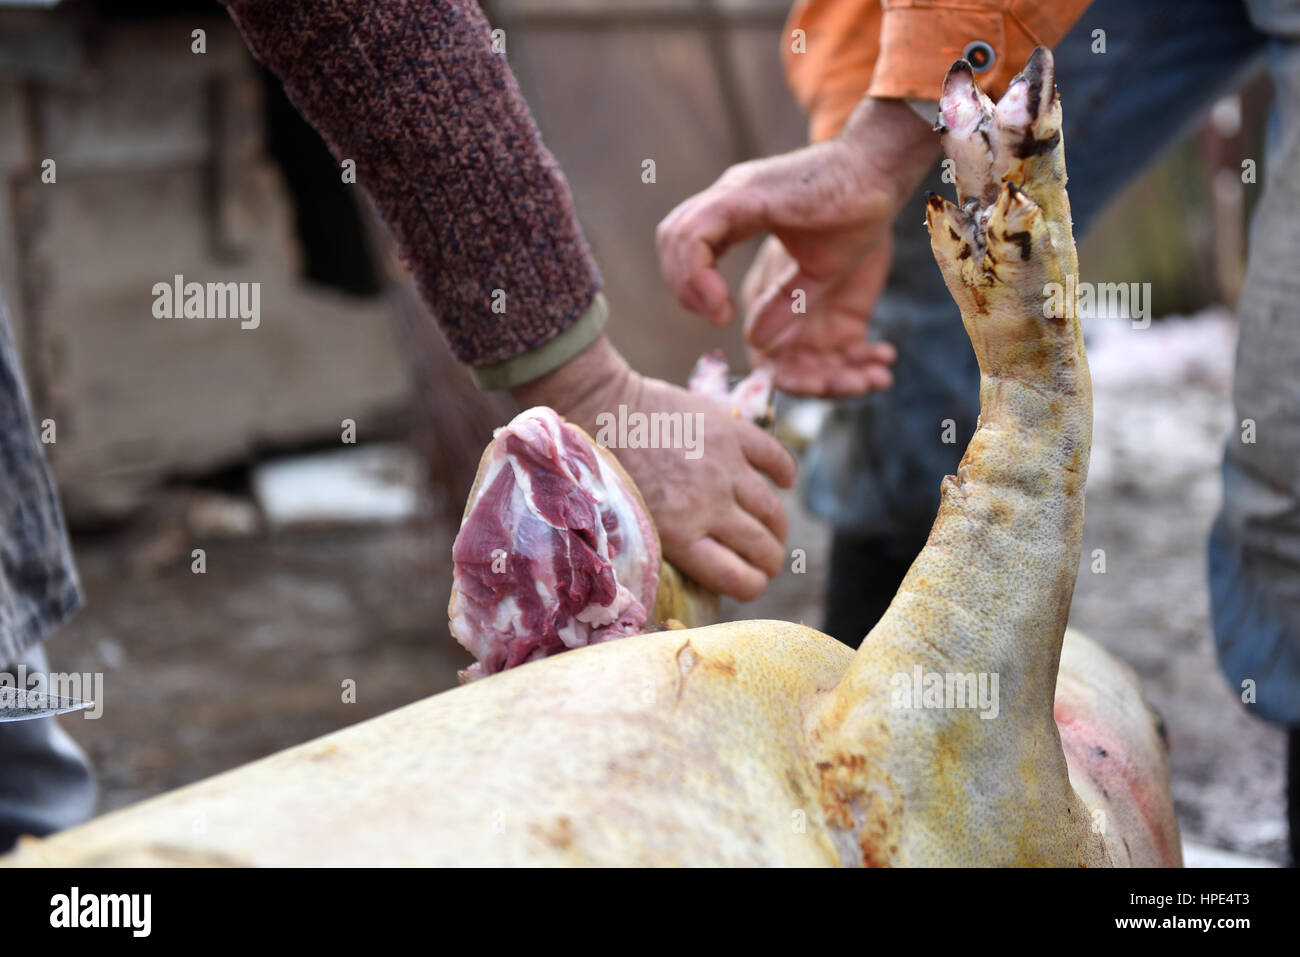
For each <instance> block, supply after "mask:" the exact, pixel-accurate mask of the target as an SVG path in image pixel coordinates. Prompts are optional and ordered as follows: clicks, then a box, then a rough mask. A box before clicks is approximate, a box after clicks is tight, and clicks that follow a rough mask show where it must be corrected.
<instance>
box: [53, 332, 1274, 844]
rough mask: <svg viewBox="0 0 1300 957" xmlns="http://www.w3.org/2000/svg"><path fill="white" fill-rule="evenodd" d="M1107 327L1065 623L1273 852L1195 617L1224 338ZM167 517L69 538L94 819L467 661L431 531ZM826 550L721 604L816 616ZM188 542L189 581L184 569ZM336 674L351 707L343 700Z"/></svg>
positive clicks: (432, 684) (1239, 835)
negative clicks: (451, 624) (768, 584)
mask: <svg viewBox="0 0 1300 957" xmlns="http://www.w3.org/2000/svg"><path fill="white" fill-rule="evenodd" d="M1108 328H1109V332H1108V333H1107V334H1105V335H1100V336H1098V337H1097V338H1096V339H1095V340H1094V342H1093V344H1092V350H1091V351H1092V354H1093V367H1094V373H1095V375H1096V379H1097V421H1098V426H1097V435H1096V442H1095V446H1096V449H1095V453H1094V466H1093V475H1092V478H1091V481H1090V484H1089V490H1088V525H1087V541H1086V543H1085V552H1084V553H1085V556H1091V555H1092V552H1093V549H1096V548H1102V549H1104V550H1105V552H1106V572H1105V574H1094V573H1093V572H1092V570H1091V563H1090V562H1085V564H1084V567H1083V569H1082V571H1081V574H1080V578H1079V584H1078V588H1077V593H1076V599H1075V604H1074V610H1073V616H1072V621H1073V624H1074V625H1075V626H1076V627H1078V628H1080V629H1082V630H1084V631H1085V632H1087V633H1088V634H1089V635H1091V636H1092V637H1093V638H1095V639H1097V640H1098V641H1100V642H1102V643H1103V644H1104V645H1106V646H1107V647H1108V648H1110V649H1111V650H1113V651H1114V652H1116V653H1117V654H1119V655H1121V656H1123V657H1124V658H1125V659H1127V660H1128V661H1129V662H1131V663H1132V664H1133V666H1134V667H1135V668H1136V669H1137V670H1138V672H1139V673H1140V674H1141V676H1142V678H1143V679H1144V681H1145V682H1146V686H1147V688H1148V691H1149V694H1150V697H1151V700H1152V701H1153V703H1154V704H1155V705H1156V707H1157V708H1158V709H1159V710H1160V711H1161V712H1162V713H1163V714H1164V716H1165V718H1166V721H1167V724H1168V727H1169V729H1170V734H1171V737H1172V742H1173V755H1172V767H1173V791H1174V797H1175V800H1176V802H1177V808H1178V814H1179V818H1180V821H1181V823H1182V827H1183V829H1184V834H1185V836H1186V837H1189V838H1191V839H1193V840H1196V841H1199V842H1201V843H1204V844H1208V845H1213V846H1215V847H1221V848H1227V849H1232V850H1236V851H1241V852H1246V853H1249V854H1253V855H1258V856H1261V857H1265V858H1271V859H1273V860H1277V861H1282V860H1284V859H1285V850H1284V843H1285V833H1286V832H1285V826H1284V822H1283V793H1282V780H1283V777H1282V771H1283V768H1282V761H1283V743H1284V739H1283V736H1282V734H1281V733H1280V732H1279V731H1277V730H1276V729H1274V728H1272V727H1269V726H1267V725H1265V724H1263V723H1261V722H1259V721H1257V720H1255V719H1254V718H1252V717H1251V716H1250V715H1249V714H1247V712H1246V710H1245V709H1244V708H1243V707H1242V706H1241V705H1240V704H1239V703H1238V702H1237V700H1236V698H1235V697H1234V694H1233V692H1232V690H1231V689H1230V688H1228V686H1227V685H1226V684H1225V682H1224V680H1223V679H1222V677H1221V676H1220V675H1219V672H1218V670H1217V669H1216V667H1215V663H1214V655H1213V650H1212V645H1211V642H1210V633H1209V626H1208V605H1207V597H1206V587H1205V579H1204V561H1205V558H1204V555H1205V550H1204V540H1205V534H1206V531H1207V530H1208V527H1209V524H1210V521H1211V519H1212V517H1213V514H1214V511H1215V509H1216V507H1217V502H1218V494H1219V492H1218V479H1217V468H1218V459H1219V449H1220V447H1221V442H1222V437H1223V435H1224V434H1225V432H1226V430H1227V426H1228V422H1229V411H1228V405H1227V395H1228V370H1229V367H1230V357H1231V349H1232V340H1231V337H1232V330H1231V326H1230V324H1228V323H1227V322H1226V321H1224V320H1222V319H1218V318H1215V317H1208V318H1202V319H1200V320H1198V321H1196V322H1187V323H1182V324H1180V325H1166V326H1156V327H1153V328H1152V329H1151V330H1144V331H1140V332H1134V331H1126V330H1125V328H1123V327H1122V326H1120V327H1116V326H1113V327H1108ZM1162 330H1163V331H1162ZM1153 370H1154V371H1153ZM173 504H174V503H173ZM169 507H170V506H160V507H159V512H160V514H158V515H154V516H151V517H149V518H148V519H147V520H145V521H144V522H141V523H137V525H136V526H135V527H132V528H129V529H126V530H119V531H117V532H114V533H112V534H100V535H97V536H79V537H78V540H77V551H78V556H79V559H80V567H81V572H82V575H83V578H84V581H85V585H86V591H87V595H88V605H87V608H86V610H85V611H84V612H83V613H82V614H81V615H80V616H79V617H78V618H77V619H76V620H75V622H74V623H73V624H71V625H70V626H68V627H67V628H66V630H65V631H64V632H62V633H61V634H60V635H59V636H58V637H57V639H56V641H55V642H54V643H53V644H52V646H51V653H52V657H53V658H54V660H55V667H56V669H60V670H74V669H75V670H82V671H103V672H105V674H106V677H105V690H104V696H103V697H104V705H105V708H104V714H103V717H102V718H101V719H100V720H98V721H84V720H80V719H73V720H66V721H65V726H66V727H68V728H69V730H70V731H71V732H72V733H73V735H74V736H75V737H76V738H77V739H78V740H79V741H80V742H81V743H82V744H83V745H84V746H85V747H86V748H87V750H88V751H89V752H90V754H91V755H92V757H93V759H94V762H95V765H96V767H97V769H98V773H99V777H100V781H101V787H102V809H103V810H109V809H112V808H117V807H121V806H123V805H125V804H128V803H131V802H134V801H138V800H140V799H141V798H145V797H148V796H150V795H152V794H156V793H158V792H160V791H165V790H168V789H171V788H175V787H179V786H181V785H183V784H186V783H188V782H191V781H194V780H197V779H199V778H202V777H206V776H208V775H211V774H214V773H216V772H219V771H222V770H225V769H227V768H231V767H234V766H236V765H238V764H241V763H244V762H246V761H250V760H252V759H255V758H258V757H261V756H263V755H266V754H269V753H271V752H274V751H276V750H279V749H281V748H284V747H287V746H289V745H293V744H297V743H299V742H302V741H306V740H308V739H309V738H312V737H314V736H316V735H320V734H324V733H326V732H329V731H332V730H334V729H337V728H340V727H343V726H345V725H349V724H352V723H354V722H357V721H361V720H363V719H365V718H368V717H371V716H373V715H377V714H380V713H382V712H385V711H388V710H391V709H393V708H395V707H397V706H399V705H402V704H404V703H406V702H409V701H413V700H415V699H417V698H420V697H422V696H425V695H429V694H433V693H436V692H438V691H441V690H443V689H445V688H449V687H452V686H453V685H454V683H455V675H456V670H457V668H460V667H463V666H464V665H466V664H467V663H468V662H469V658H468V657H467V656H466V655H465V654H464V653H463V652H462V651H461V650H460V649H459V648H458V647H457V646H456V645H455V644H454V643H453V642H452V641H451V640H450V639H449V637H448V633H447V629H446V615H445V608H446V602H447V593H448V586H449V580H450V568H449V554H450V547H451V531H450V529H449V528H448V527H447V526H446V525H444V524H440V523H439V522H437V521H434V520H432V519H428V518H426V519H422V520H419V521H413V522H408V523H406V524H403V525H400V526H366V527H359V528H351V529H343V530H339V529H336V530H333V531H319V530H318V531H297V532H281V533H277V534H274V535H270V534H267V533H260V534H257V535H253V536H251V537H236V538H231V539H221V538H212V539H211V540H203V541H200V542H197V543H195V542H194V541H192V540H191V539H190V538H189V537H188V536H187V534H186V533H185V531H184V528H183V526H181V525H178V524H176V523H175V522H174V521H172V519H173V517H174V515H172V513H169V512H168V508H169ZM826 541H827V537H826V533H825V530H824V529H823V528H821V527H820V526H818V525H817V524H816V523H814V522H813V521H812V520H811V519H809V518H808V516H806V515H804V514H802V513H801V512H798V511H797V510H796V515H795V518H794V522H793V530H792V535H791V542H792V545H799V546H800V547H804V548H806V549H807V552H808V558H809V568H808V573H807V574H805V575H798V576H795V575H791V574H788V573H787V574H786V575H785V576H783V577H782V578H780V579H778V580H777V581H776V582H775V583H774V584H773V586H772V588H771V589H770V591H769V593H768V595H766V596H765V597H764V598H763V599H761V600H760V602H758V603H757V604H755V605H754V606H750V607H747V608H743V609H742V608H740V607H738V606H735V605H726V606H724V613H725V614H726V615H728V616H729V617H780V618H788V619H794V620H800V619H802V620H805V621H808V622H809V623H817V622H818V621H819V613H818V603H819V598H820V595H819V590H818V583H819V582H821V581H823V580H824V561H825V557H826V556H825V552H826V549H825V543H826ZM195 544H198V545H201V546H202V547H203V548H204V549H205V550H206V566H207V570H206V572H205V573H204V574H194V573H193V572H192V571H191V558H190V553H189V549H190V547H191V546H193V545H195ZM349 679H350V680H351V681H354V682H355V688H356V701H355V703H345V701H344V685H345V682H347V681H348V680H349Z"/></svg>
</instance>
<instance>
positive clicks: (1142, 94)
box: [803, 0, 1300, 724]
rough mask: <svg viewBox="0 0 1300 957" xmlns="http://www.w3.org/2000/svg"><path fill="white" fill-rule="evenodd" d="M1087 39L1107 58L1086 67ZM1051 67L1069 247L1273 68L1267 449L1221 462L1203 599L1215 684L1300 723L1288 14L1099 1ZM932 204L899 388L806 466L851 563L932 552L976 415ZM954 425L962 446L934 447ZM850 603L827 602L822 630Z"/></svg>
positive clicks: (1262, 276)
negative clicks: (1249, 74) (1058, 108)
mask: <svg viewBox="0 0 1300 957" xmlns="http://www.w3.org/2000/svg"><path fill="white" fill-rule="evenodd" d="M1098 29H1101V30H1104V31H1105V52H1094V37H1093V32H1094V31H1095V30H1098ZM1054 52H1055V58H1056V68H1057V87H1058V89H1059V90H1060V92H1061V99H1062V104H1063V106H1064V129H1063V131H1062V133H1063V136H1064V138H1065V144H1066V152H1067V162H1068V165H1069V175H1070V183H1069V189H1070V206H1071V210H1072V211H1073V216H1074V224H1075V233H1076V236H1079V237H1082V236H1083V235H1084V234H1085V233H1086V232H1087V230H1088V228H1089V226H1090V225H1091V224H1092V223H1093V222H1094V221H1095V220H1096V218H1097V216H1098V214H1099V213H1100V212H1101V211H1102V209H1103V208H1104V207H1105V205H1106V203H1107V202H1108V201H1109V200H1110V199H1111V198H1113V197H1114V196H1115V195H1116V194H1117V193H1118V192H1119V190H1120V189H1121V188H1122V187H1123V186H1124V185H1126V184H1127V183H1128V182H1129V181H1130V180H1131V179H1132V178H1133V177H1134V176H1135V175H1136V174H1137V173H1138V172H1140V171H1141V170H1142V169H1143V168H1144V167H1145V166H1146V165H1147V164H1149V163H1150V162H1151V161H1152V160H1153V159H1154V158H1155V157H1156V156H1157V154H1158V153H1159V152H1160V151H1161V150H1162V149H1163V148H1164V147H1166V146H1168V145H1170V144H1171V143H1172V142H1173V141H1174V140H1175V139H1176V138H1177V137H1178V135H1179V134H1180V133H1182V132H1184V131H1185V130H1186V129H1188V128H1189V127H1190V126H1192V125H1193V124H1194V123H1195V122H1196V120H1197V119H1199V118H1200V117H1201V116H1202V115H1203V114H1204V112H1205V111H1206V110H1207V109H1208V107H1209V106H1210V105H1211V104H1212V103H1213V102H1214V100H1215V99H1217V98H1218V97H1219V96H1221V95H1222V94H1223V93H1224V92H1226V91H1227V90H1228V89H1230V88H1231V87H1232V86H1233V84H1234V83H1235V82H1236V81H1238V80H1239V79H1240V77H1241V76H1242V74H1243V73H1244V72H1245V71H1246V70H1248V69H1249V68H1250V67H1252V66H1253V65H1254V64H1255V63H1256V62H1257V61H1258V60H1259V58H1260V57H1263V56H1266V57H1267V58H1268V64H1269V68H1270V70H1271V71H1272V74H1273V79H1274V82H1275V84H1276V87H1277V102H1276V112H1277V120H1276V123H1275V124H1274V127H1275V128H1274V130H1273V140H1272V142H1273V145H1272V148H1271V149H1270V151H1269V154H1268V156H1267V157H1266V162H1265V163H1264V164H1263V166H1264V190H1265V192H1264V196H1263V198H1262V200H1261V202H1260V204H1259V207H1258V208H1259V212H1258V213H1257V214H1256V216H1255V220H1254V223H1253V227H1252V233H1251V243H1250V262H1249V267H1248V272H1247V280H1246V291H1245V293H1244V295H1243V297H1242V301H1241V304H1240V306H1239V309H1238V319H1239V323H1240V342H1239V345H1238V356H1237V385H1236V394H1235V401H1236V405H1237V413H1238V419H1239V420H1240V419H1241V418H1246V417H1250V418H1254V419H1255V420H1256V421H1257V434H1258V435H1259V437H1260V438H1259V441H1258V442H1257V444H1255V445H1252V446H1243V445H1241V444H1240V443H1230V445H1229V448H1228V450H1227V453H1226V456H1225V465H1224V476H1225V482H1224V497H1225V504H1224V508H1223V512H1222V514H1221V515H1220V517H1219V520H1218V522H1217V523H1216V526H1215V531H1214V535H1213V536H1212V540H1211V558H1210V576H1211V583H1210V591H1211V595H1212V598H1213V619H1214V624H1215V631H1216V642H1217V645H1218V648H1219V654H1220V661H1221V663H1222V665H1223V668H1224V670H1225V673H1226V674H1227V675H1228V677H1229V678H1230V679H1231V680H1233V681H1234V682H1237V681H1239V680H1240V679H1241V678H1251V679H1253V680H1254V681H1256V682H1257V685H1258V713H1259V714H1260V715H1261V716H1264V717H1267V718H1270V719H1272V720H1275V721H1281V722H1285V723H1290V724H1296V723H1300V469H1297V466H1300V434H1298V433H1297V425H1296V423H1297V422H1300V391H1297V390H1300V385H1298V384H1297V383H1300V375H1298V373H1300V307H1298V305H1297V304H1300V185H1297V184H1298V183H1300V0H1247V2H1243V0H1179V2H1177V3H1170V2H1168V0H1097V2H1096V3H1094V4H1093V5H1092V6H1091V7H1090V8H1089V9H1088V10H1087V11H1086V12H1085V13H1084V14H1083V17H1082V18H1081V19H1080V20H1079V22H1078V23H1077V24H1076V25H1075V27H1074V29H1073V30H1072V31H1071V32H1070V33H1069V34H1068V35H1067V36H1066V37H1065V38H1064V39H1063V40H1062V41H1061V43H1060V44H1059V45H1058V46H1057V48H1056V50H1055V51H1054ZM928 190H933V191H935V192H939V193H945V192H947V191H950V190H951V187H950V186H947V185H945V184H944V183H943V182H942V180H941V179H940V176H939V169H938V167H936V168H935V170H934V171H933V172H932V174H931V176H930V177H929V178H928V180H927V182H925V183H924V184H922V186H921V188H920V190H919V191H918V193H917V194H916V196H914V197H913V198H912V200H911V201H910V202H909V204H908V205H907V207H906V208H904V210H903V212H902V213H901V215H900V216H899V218H898V220H897V223H896V225H895V229H894V250H895V251H894V262H893V266H892V270H891V273H890V277H889V282H888V285H887V288H886V292H885V294H884V295H882V297H881V299H880V301H879V303H878V305H877V308H876V311H875V315H874V318H873V320H872V325H873V334H874V335H875V336H877V337H879V338H881V339H885V340H888V341H890V342H892V343H894V344H895V345H896V346H897V347H898V351H899V358H898V363H897V365H896V367H895V370H894V381H895V385H894V387H893V388H892V389H890V390H888V391H886V392H881V393H876V394H873V395H870V396H867V397H865V398H862V399H857V400H852V401H849V402H844V403H840V404H839V405H838V406H837V407H836V409H835V411H834V413H833V414H832V415H831V416H830V418H829V419H828V422H827V425H826V427H825V429H824V430H823V433H822V435H821V437H820V438H819V440H818V441H817V443H816V444H815V445H814V446H813V448H812V450H811V452H810V455H809V460H808V463H807V465H806V466H805V469H804V474H805V478H804V488H803V490H804V495H805V499H806V501H807V503H808V506H809V508H810V509H811V510H812V511H813V512H814V514H817V515H818V516H820V517H822V518H823V519H825V520H827V521H828V522H830V523H831V525H832V526H833V527H834V528H835V531H836V540H837V544H842V543H843V542H844V541H846V540H848V541H853V542H858V543H861V544H859V545H858V546H856V547H857V548H858V550H860V551H865V550H867V549H880V550H883V551H891V550H892V551H898V550H899V549H900V548H902V547H906V548H909V549H915V547H916V543H917V542H918V541H919V542H923V541H924V538H925V533H926V531H928V529H929V526H930V524H931V523H932V522H933V520H934V516H935V513H936V511H937V509H938V505H939V482H940V479H941V478H942V477H943V476H944V475H947V474H950V473H952V472H954V471H955V470H956V468H957V464H958V462H959V460H960V458H961V456H962V453H963V451H964V450H965V446H966V443H967V441H968V440H969V439H970V436H971V435H972V433H973V432H974V429H975V422H976V419H977V417H978V415H979V369H978V366H977V365H976V362H975V355H974V352H973V351H972V349H971V346H970V343H969V341H968V339H967V337H966V333H965V331H964V329H963V328H962V324H961V319H960V315H959V313H958V311H957V307H956V305H955V304H954V303H953V301H952V298H951V296H950V295H949V294H948V291H947V289H946V288H945V286H944V284H943V280H942V278H941V276H940V275H939V270H938V267H937V266H936V265H935V263H934V257H933V254H932V253H931V251H930V243H929V237H928V236H927V234H926V232H925V229H924V226H923V225H922V224H923V223H924V221H925V215H924V195H925V192H926V191H928ZM946 419H951V420H952V421H953V423H954V424H955V427H956V441H955V442H947V443H945V442H943V441H942V437H943V432H944V428H943V423H944V420H946ZM1266 435H1267V437H1265V436H1266ZM950 437H951V436H950ZM839 552H840V553H841V554H848V552H849V550H848V549H844V548H840V549H839ZM896 564H897V563H894V565H896ZM883 567H885V568H886V569H887V571H888V574H891V575H892V574H894V573H895V569H894V568H893V566H892V565H888V564H886V565H885V566H883ZM904 567H905V566H904ZM836 577H837V576H836V573H835V570H834V569H833V570H832V581H834V580H836ZM847 577H849V576H839V578H842V579H847ZM881 584H882V587H883V586H884V583H881ZM891 584H893V585H896V584H897V582H892V583H891ZM858 587H862V586H861V585H859V586H858ZM855 600H856V599H855V598H854V596H853V594H852V593H851V591H850V590H848V589H844V590H836V589H835V588H834V587H833V586H832V590H831V594H830V595H829V596H828V609H827V617H828V620H830V619H839V618H843V617H844V616H843V614H842V613H843V611H844V609H841V608H838V607H837V604H844V605H851V604H852V603H853V602H854V601H855ZM837 637H841V638H843V637H844V635H838V634H837Z"/></svg>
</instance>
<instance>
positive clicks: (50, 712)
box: [0, 686, 95, 721]
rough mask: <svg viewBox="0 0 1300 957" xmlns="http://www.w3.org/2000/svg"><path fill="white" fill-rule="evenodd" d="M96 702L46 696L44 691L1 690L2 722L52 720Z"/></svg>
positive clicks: (52, 695)
mask: <svg viewBox="0 0 1300 957" xmlns="http://www.w3.org/2000/svg"><path fill="white" fill-rule="evenodd" d="M94 703H95V702H93V701H83V700H82V699H81V698H65V697H62V696H61V695H55V694H45V693H44V692H43V691H27V690H25V689H23V688H14V687H9V686H6V687H3V688H0V721H30V720H32V719H34V718H50V717H53V716H54V715H56V714H67V713H68V712H69V711H80V710H81V709H82V708H89V707H90V706H91V705H92V704H94Z"/></svg>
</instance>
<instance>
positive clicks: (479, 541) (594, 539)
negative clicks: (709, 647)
mask: <svg viewBox="0 0 1300 957" xmlns="http://www.w3.org/2000/svg"><path fill="white" fill-rule="evenodd" d="M659 557H660V556H659V540H658V537H657V535H656V534H655V530H654V526H653V524H652V522H651V519H650V515H649V513H648V512H647V510H646V508H645V504H644V503H643V502H642V501H641V496H640V493H639V492H637V490H636V487H635V485H633V483H632V480H631V479H630V478H629V477H628V476H627V474H626V473H625V472H623V470H622V468H621V467H620V466H619V465H618V464H617V463H616V462H615V461H614V459H613V456H612V455H610V454H609V453H608V452H606V451H605V450H603V449H600V448H598V447H597V445H596V444H595V442H593V441H592V439H591V438H590V436H588V435H587V434H586V433H585V432H583V431H582V430H581V429H579V428H578V427H576V426H574V425H571V424H569V423H567V422H565V421H564V420H563V419H561V418H560V416H559V415H557V414H556V413H555V412H554V411H552V410H551V409H548V408H542V407H539V408H535V409H529V410H527V411H526V412H521V413H520V414H519V415H518V416H516V417H515V418H514V420H513V421H511V422H510V424H509V425H507V426H505V427H504V428H502V429H498V430H497V433H496V437H495V438H494V439H493V441H492V444H491V445H489V446H488V448H487V451H486V452H484V454H483V459H482V461H481V462H480V463H479V471H478V476H477V477H476V478H475V481H474V489H473V491H471V493H470V499H469V503H468V505H467V507H466V512H465V518H464V520H463V521H462V522H461V527H460V532H459V534H458V535H457V536H456V542H455V544H454V545H453V546H452V560H453V563H454V572H453V587H452V598H451V605H450V607H449V609H448V612H449V615H450V617H451V632H452V635H453V636H454V637H455V638H456V640H457V641H458V642H460V644H461V645H463V646H464V647H465V649H466V650H467V651H469V652H470V654H472V655H473V656H474V657H475V658H476V659H477V661H478V664H477V665H475V666H474V667H473V668H471V669H469V671H468V672H467V673H466V677H468V678H474V677H479V676H481V675H490V674H495V673H496V672H498V671H501V670H503V669H506V668H513V667H515V666H516V665H520V664H523V663H524V662H526V661H533V660H536V659H538V658H544V657H546V656H547V655H551V654H554V653H556V652H559V651H564V650H566V649H568V648H579V647H582V646H583V645H589V644H597V643H599V642H602V641H609V640H611V639H614V638H623V637H627V636H629V635H637V634H641V633H642V632H643V631H645V627H646V620H647V618H648V617H649V614H650V611H651V610H652V609H653V608H654V601H655V593H656V591H657V590H658V586H659Z"/></svg>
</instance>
